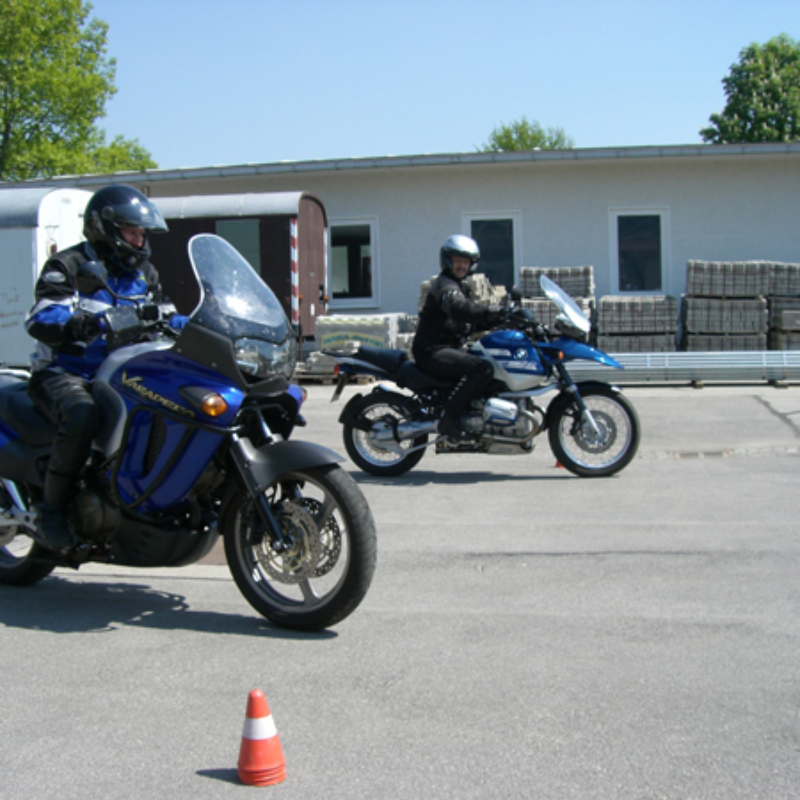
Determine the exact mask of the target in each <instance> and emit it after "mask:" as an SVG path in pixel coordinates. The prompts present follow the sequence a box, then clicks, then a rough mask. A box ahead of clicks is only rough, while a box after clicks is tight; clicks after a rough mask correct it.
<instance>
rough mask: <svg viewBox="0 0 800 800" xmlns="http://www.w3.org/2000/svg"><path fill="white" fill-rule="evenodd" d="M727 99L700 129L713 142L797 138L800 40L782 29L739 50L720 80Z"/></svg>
mask: <svg viewBox="0 0 800 800" xmlns="http://www.w3.org/2000/svg"><path fill="white" fill-rule="evenodd" d="M722 85H723V86H724V88H725V96H726V97H727V103H726V105H725V108H724V110H723V111H722V113H721V114H712V115H711V118H710V123H711V124H710V125H709V126H708V127H706V128H703V129H702V130H701V131H700V136H702V138H703V141H705V142H711V143H712V144H725V143H741V142H792V141H797V140H798V139H800V42H797V41H795V40H794V39H792V38H790V37H789V36H787V35H786V34H785V33H784V34H781V35H780V36H775V37H774V38H772V39H770V40H769V41H768V42H766V43H765V44H763V45H759V44H755V43H754V44H751V45H750V46H749V47H745V48H744V49H743V50H742V51H741V52H740V53H739V61H738V63H736V64H732V65H731V68H730V73H729V74H728V76H727V77H726V78H723V79H722Z"/></svg>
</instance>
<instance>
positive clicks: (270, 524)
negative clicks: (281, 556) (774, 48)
mask: <svg viewBox="0 0 800 800" xmlns="http://www.w3.org/2000/svg"><path fill="white" fill-rule="evenodd" d="M247 450H248V447H247V445H246V444H245V441H244V440H242V439H241V438H240V437H239V436H238V435H237V434H235V433H234V434H233V435H232V436H231V447H230V453H231V458H232V459H233V463H234V464H235V465H236V469H237V470H238V471H239V475H240V476H241V478H242V481H243V482H244V485H245V488H246V489H247V491H248V493H249V494H250V497H252V498H253V502H254V503H255V504H256V511H257V513H258V517H259V519H260V520H261V524H262V525H263V526H264V529H265V530H266V531H267V535H268V536H269V541H270V545H271V547H272V549H273V550H274V551H275V552H276V553H283V552H285V551H286V550H288V549H289V547H290V544H291V543H290V542H289V541H288V538H287V536H286V534H285V533H284V532H283V529H282V528H281V525H280V523H279V522H278V520H277V518H276V517H275V514H274V513H273V511H272V507H271V506H270V504H269V498H268V497H267V494H266V490H267V489H268V488H269V487H267V486H262V485H261V484H260V482H259V481H258V478H257V476H256V473H255V471H254V470H253V469H252V467H253V461H252V459H251V458H250V455H249V454H248V452H247Z"/></svg>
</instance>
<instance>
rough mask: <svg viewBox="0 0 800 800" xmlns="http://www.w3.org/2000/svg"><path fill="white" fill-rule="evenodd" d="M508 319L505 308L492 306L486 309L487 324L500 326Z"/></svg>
mask: <svg viewBox="0 0 800 800" xmlns="http://www.w3.org/2000/svg"><path fill="white" fill-rule="evenodd" d="M505 318H506V311H505V309H504V308H503V306H497V305H490V306H488V307H487V309H486V324H487V325H499V324H500V323H501V322H502V321H503V320H504V319H505Z"/></svg>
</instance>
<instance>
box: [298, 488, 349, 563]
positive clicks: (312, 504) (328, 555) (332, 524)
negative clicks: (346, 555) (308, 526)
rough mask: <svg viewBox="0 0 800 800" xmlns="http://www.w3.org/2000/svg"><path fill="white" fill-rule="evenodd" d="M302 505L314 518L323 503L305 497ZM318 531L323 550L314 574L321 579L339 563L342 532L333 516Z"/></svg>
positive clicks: (301, 501) (301, 502)
mask: <svg viewBox="0 0 800 800" xmlns="http://www.w3.org/2000/svg"><path fill="white" fill-rule="evenodd" d="M300 504H301V505H302V506H303V508H305V509H306V510H307V511H308V512H309V514H312V515H313V516H317V515H318V513H319V510H320V508H322V503H320V502H319V500H314V499H313V498H311V497H304V498H303V499H302V500H300ZM318 530H319V539H320V547H321V550H320V558H319V561H318V562H317V568H316V570H315V573H314V574H315V577H317V578H320V577H322V576H323V575H327V574H328V573H329V572H330V571H331V570H332V569H333V568H334V567H335V566H336V564H337V562H338V561H339V556H340V555H341V553H342V532H341V530H340V529H339V523H338V522H337V521H336V518H335V517H334V516H333V514H331V515H330V516H329V517H328V519H327V520H326V521H325V525H324V526H323V528H322V529H321V530H320V529H319V528H318Z"/></svg>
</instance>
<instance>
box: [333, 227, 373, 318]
mask: <svg viewBox="0 0 800 800" xmlns="http://www.w3.org/2000/svg"><path fill="white" fill-rule="evenodd" d="M330 240H331V246H330V255H331V257H330V265H331V266H330V272H331V280H330V284H329V285H330V292H331V299H332V300H333V304H334V305H335V306H336V307H346V306H358V305H365V304H369V305H372V304H373V303H374V302H375V301H376V296H377V292H376V288H375V280H374V277H375V274H376V272H375V263H374V259H373V253H374V252H375V250H376V247H375V225H374V222H373V221H369V220H367V221H355V220H354V221H339V222H331V226H330Z"/></svg>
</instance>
